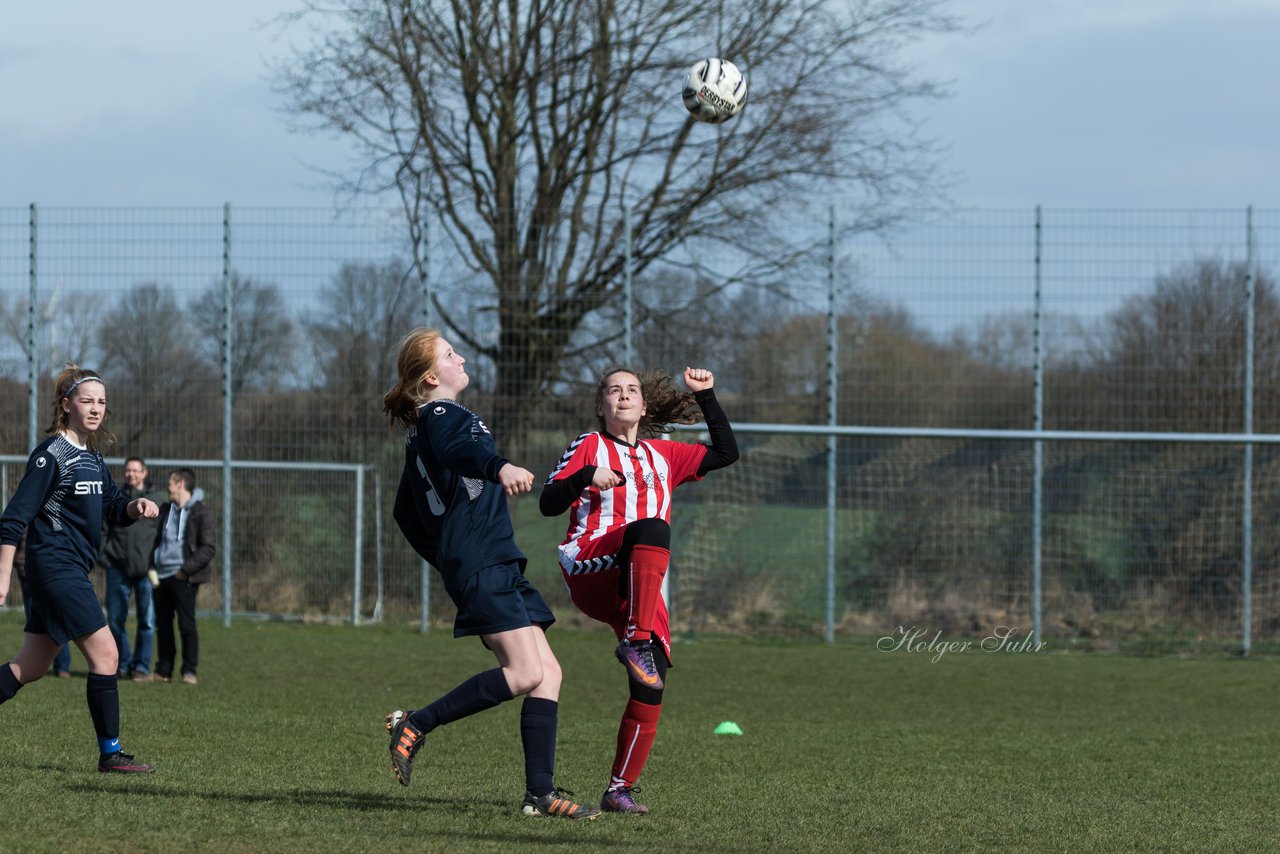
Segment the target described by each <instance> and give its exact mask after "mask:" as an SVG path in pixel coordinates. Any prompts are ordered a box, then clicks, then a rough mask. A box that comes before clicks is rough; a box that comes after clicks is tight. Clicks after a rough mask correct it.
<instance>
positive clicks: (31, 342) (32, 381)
mask: <svg viewBox="0 0 1280 854" xmlns="http://www.w3.org/2000/svg"><path fill="white" fill-rule="evenodd" d="M28 210H29V212H28V217H27V289H28V293H27V448H29V449H31V450H34V449H35V446H36V445H37V444H39V438H40V422H39V418H38V415H39V413H38V411H37V410H38V409H39V406H40V396H39V388H38V384H39V378H38V373H39V371H38V369H37V366H36V297H37V296H38V295H39V294H38V290H37V288H36V203H35V202H32V203H31V207H30V208H29V209H28Z"/></svg>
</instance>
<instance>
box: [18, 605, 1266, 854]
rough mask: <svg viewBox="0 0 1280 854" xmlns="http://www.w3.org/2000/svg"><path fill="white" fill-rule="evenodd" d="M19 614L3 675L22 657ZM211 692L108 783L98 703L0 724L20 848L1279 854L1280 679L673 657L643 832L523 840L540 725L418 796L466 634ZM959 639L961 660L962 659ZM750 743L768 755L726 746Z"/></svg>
mask: <svg viewBox="0 0 1280 854" xmlns="http://www.w3.org/2000/svg"><path fill="white" fill-rule="evenodd" d="M19 617H20V615H19V614H14V613H12V611H11V612H9V613H7V614H3V615H0V655H4V656H6V657H7V656H11V655H12V653H13V652H14V651H16V649H17V646H18V644H19V642H20V638H21V623H20V622H19ZM201 630H202V636H201V642H202V653H201V655H202V659H203V663H202V666H201V671H200V677H201V683H200V684H199V685H198V686H194V687H192V686H184V685H181V684H176V683H175V684H169V685H164V684H144V685H135V684H132V683H124V684H122V685H121V687H120V694H121V705H122V714H123V733H122V740H123V742H124V745H125V748H126V750H128V751H130V752H135V753H137V754H138V755H139V756H140V757H142V758H144V759H146V760H147V761H150V762H152V763H153V764H155V765H156V766H157V768H158V772H157V773H156V774H154V775H149V776H147V777H125V776H110V777H109V776H107V775H100V774H98V773H97V772H96V771H95V770H94V767H95V759H96V754H95V745H94V743H93V733H92V728H91V725H90V722H89V717H88V712H87V710H86V708H85V704H84V687H85V683H84V663H83V659H81V658H80V655H79V653H78V652H76V653H73V658H72V662H73V669H75V670H76V675H75V678H73V679H71V680H69V681H60V680H55V679H45V680H43V681H41V682H39V683H37V684H34V685H30V686H27V687H26V688H25V689H24V690H23V691H22V693H21V694H19V695H18V697H17V698H16V699H15V700H14V701H13V702H10V703H8V704H6V705H5V706H4V707H3V708H2V709H0V750H2V751H3V757H4V758H3V760H2V761H0V779H2V780H3V785H2V786H0V804H2V806H0V850H3V851H28V850H34V851H104V850H109V849H121V850H131V851H132V850H137V851H147V850H153V851H175V850H200V851H214V850H216V851H333V850H341V851H397V850H414V851H512V850H521V851H543V850H554V849H565V850H570V849H571V850H574V851H638V850H648V851H675V852H680V851H686V852H703V851H709V852H736V851H832V852H834V851H841V852H844V851H933V850H990V849H1000V850H1027V851H1046V850H1049V851H1081V850H1147V851H1164V850H1206V849H1214V850H1239V851H1252V850H1258V851H1264V850H1275V849H1276V848H1277V847H1278V846H1280V814H1278V812H1277V809H1276V796H1277V794H1280V771H1277V763H1276V761H1275V757H1276V756H1277V755H1280V732H1278V730H1277V726H1276V711H1275V707H1276V702H1275V698H1276V685H1277V678H1278V677H1280V662H1278V661H1277V660H1275V659H1257V658H1255V659H1250V660H1240V659H1226V658H1220V657H1218V658H1205V659H1188V658H1176V657H1134V656H1122V655H1091V654H1081V653H1074V654H1062V653H1054V652H1053V651H1052V650H1049V651H1046V652H1039V653H1030V652H1024V653H986V652H981V651H978V650H977V649H970V650H968V651H964V652H956V653H953V654H948V655H945V656H943V657H942V659H941V660H939V661H936V662H935V661H933V660H932V658H933V656H932V655H931V654H929V653H922V652H907V651H905V650H901V649H900V650H898V651H893V652H880V651H877V650H876V646H875V639H874V638H867V639H853V640H844V641H842V642H840V643H838V644H836V645H834V646H827V645H824V644H822V643H820V642H816V641H808V640H805V641H794V640H792V641H755V642H749V641H743V640H739V639H734V638H723V637H706V638H698V639H695V640H691V641H686V642H682V643H680V644H678V645H677V647H676V665H677V667H676V669H675V670H673V671H672V673H671V676H670V688H669V690H668V703H667V707H666V710H665V712H664V716H663V720H662V724H661V728H660V731H659V736H658V742H657V745H656V747H655V750H654V754H653V757H652V759H651V761H650V764H649V768H648V770H647V771H646V774H645V776H644V779H643V781H642V788H643V789H644V795H643V798H642V799H643V800H645V801H646V802H648V803H649V804H650V805H651V806H652V808H653V810H654V812H653V814H652V815H650V816H647V817H638V818H637V817H624V816H616V815H606V816H603V817H601V819H600V820H598V821H595V822H591V823H583V822H569V821H560V820H533V819H525V818H522V817H520V816H519V815H518V806H519V801H520V796H521V793H522V790H523V777H522V772H521V762H520V754H519V747H518V744H519V742H518V736H517V725H518V703H509V704H506V705H505V706H503V707H501V708H499V709H496V710H492V711H489V712H486V713H484V714H482V715H478V716H476V717H473V718H470V719H467V720H464V721H460V722H458V723H456V724H453V725H450V726H449V727H447V728H444V729H441V730H439V731H437V733H435V734H433V735H432V736H430V737H429V738H428V741H427V743H426V745H425V747H424V749H423V752H422V753H421V754H420V755H419V759H418V762H417V765H416V766H415V774H414V782H413V786H412V787H411V788H408V789H405V788H402V787H401V786H399V785H398V784H397V783H396V782H395V780H394V778H393V777H392V774H391V771H390V768H389V766H388V762H387V739H386V736H385V733H384V731H383V729H382V715H383V714H384V713H385V712H387V711H389V710H390V709H392V708H394V707H397V706H404V705H410V706H413V705H420V704H422V703H424V702H426V701H428V700H430V699H432V698H434V697H435V696H436V695H437V694H439V693H441V692H442V691H443V690H445V689H447V688H449V687H452V686H453V685H454V684H455V683H456V682H458V681H460V680H461V679H462V678H464V677H466V676H468V675H470V674H471V673H472V672H474V671H476V670H479V669H481V668H485V667H488V666H490V662H491V659H490V658H489V657H488V656H487V654H486V653H485V652H484V651H483V650H482V649H481V648H480V645H479V644H478V643H477V642H475V641H454V640H452V639H451V638H450V637H449V636H448V632H447V631H444V630H440V631H434V630H433V632H431V633H429V634H428V635H426V636H422V635H419V634H417V633H415V632H413V631H411V630H410V629H408V628H399V627H385V626H369V627H361V628H358V629H352V628H350V627H343V626H329V625H298V624H290V625H286V624H279V623H252V622H238V623H236V624H235V625H234V626H233V627H232V628H230V629H224V628H223V627H222V626H221V625H220V624H215V623H204V624H202V626H201ZM552 640H553V644H554V645H555V647H556V649H557V651H558V653H559V655H560V658H561V660H562V663H563V664H564V667H565V671H566V674H567V684H566V688H565V692H564V695H563V696H562V698H561V700H562V702H561V721H560V743H559V765H558V769H557V778H558V781H559V783H560V784H561V785H562V786H565V787H568V788H570V789H574V790H575V791H576V792H577V793H578V795H579V796H580V799H582V800H586V801H588V802H594V801H595V800H596V799H598V797H599V794H600V790H601V788H602V786H603V784H604V782H605V780H606V778H607V775H608V770H609V760H610V757H611V755H612V744H613V739H614V731H615V725H616V719H617V715H618V712H619V710H620V707H621V703H622V698H623V696H624V693H625V689H624V687H623V682H624V679H625V677H624V676H623V673H622V670H621V668H620V667H619V666H618V665H617V663H616V662H615V661H614V660H613V658H612V655H611V651H610V650H611V642H610V640H609V637H608V635H607V633H605V632H574V631H558V632H553V633H552ZM957 640H959V639H958V638H957ZM724 720H733V721H736V722H737V723H738V724H739V725H740V726H741V727H742V729H743V730H744V732H745V734H744V735H743V736H740V737H736V736H716V735H714V734H713V733H712V730H713V729H714V728H715V726H716V724H718V723H719V722H721V721H724Z"/></svg>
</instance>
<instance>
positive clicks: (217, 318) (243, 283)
mask: <svg viewBox="0 0 1280 854" xmlns="http://www.w3.org/2000/svg"><path fill="white" fill-rule="evenodd" d="M224 301H225V297H224V293H223V285H222V282H221V281H217V282H214V283H213V284H211V285H210V286H209V287H208V288H206V289H205V291H204V293H202V294H201V295H200V296H199V298H197V299H196V301H195V302H194V303H193V304H192V306H191V315H192V320H193V321H194V323H195V326H196V328H197V329H199V330H200V332H201V334H202V336H203V339H202V340H203V343H204V345H205V348H204V349H205V358H207V359H208V360H209V362H210V363H211V364H212V365H213V366H214V368H215V370H217V371H221V370H222V358H223V352H222V347H223V338H224V335H223V324H224V322H225V321H224V317H223V303H224ZM231 307H232V317H233V318H234V321H233V322H234V323H235V329H234V330H233V334H232V348H231V384H232V388H231V390H232V393H233V394H239V393H240V392H241V391H242V390H244V389H245V388H246V387H247V388H250V389H256V390H262V391H273V390H275V389H278V388H279V387H280V386H281V385H286V384H287V383H285V382H283V381H284V380H286V379H292V373H293V370H294V366H293V353H294V346H295V337H294V329H293V321H291V320H290V319H289V313H288V311H287V310H286V308H285V304H284V300H283V299H282V298H281V296H280V289H279V288H278V287H277V286H276V285H273V284H262V283H259V282H256V281H254V280H253V279H252V278H249V277H247V276H241V275H240V274H239V273H232V274H231Z"/></svg>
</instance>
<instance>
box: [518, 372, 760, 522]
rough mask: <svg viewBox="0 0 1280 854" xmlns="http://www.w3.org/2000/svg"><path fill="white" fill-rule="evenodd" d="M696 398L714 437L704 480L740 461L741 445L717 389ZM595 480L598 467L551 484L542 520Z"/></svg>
mask: <svg viewBox="0 0 1280 854" xmlns="http://www.w3.org/2000/svg"><path fill="white" fill-rule="evenodd" d="M693 398H694V400H696V401H697V402H698V406H699V407H700V408H701V409H702V417H703V419H704V420H705V421H706V423H707V432H708V433H709V434H710V436H711V444H710V445H707V446H706V448H707V453H706V456H705V457H703V459H702V464H701V465H699V466H698V476H699V477H702V476H703V475H705V474H707V473H708V472H712V471H715V470H716V469H722V468H724V467H725V466H727V465H731V464H732V463H734V462H735V461H737V459H738V442H737V440H736V439H735V438H734V435H733V428H732V427H731V426H730V425H729V417H728V416H727V415H725V414H724V409H722V408H721V407H720V401H718V400H716V393H715V389H710V388H709V389H705V390H703V391H699V392H694V395H693ZM595 476H596V467H595V466H592V465H588V466H583V467H582V468H581V469H579V470H578V471H576V472H574V473H573V474H571V475H570V476H569V477H566V478H564V479H563V480H553V481H551V482H550V483H548V484H547V485H546V486H544V487H543V489H542V494H541V495H540V496H538V510H539V511H540V512H541V513H542V515H543V516H559V515H560V514H561V513H563V512H564V511H566V510H568V509H569V508H570V507H572V506H573V502H574V500H575V499H577V497H578V496H579V495H581V494H582V490H584V489H586V488H587V487H588V486H590V485H591V481H592V480H593V479H594V478H595Z"/></svg>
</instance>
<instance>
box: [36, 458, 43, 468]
mask: <svg viewBox="0 0 1280 854" xmlns="http://www.w3.org/2000/svg"><path fill="white" fill-rule="evenodd" d="M36 468H38V469H42V468H44V457H36Z"/></svg>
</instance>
